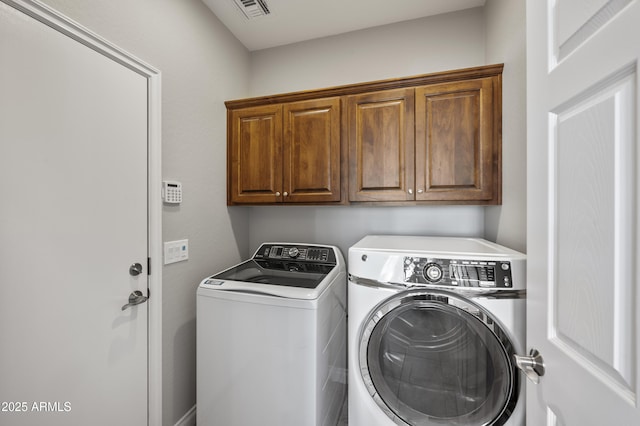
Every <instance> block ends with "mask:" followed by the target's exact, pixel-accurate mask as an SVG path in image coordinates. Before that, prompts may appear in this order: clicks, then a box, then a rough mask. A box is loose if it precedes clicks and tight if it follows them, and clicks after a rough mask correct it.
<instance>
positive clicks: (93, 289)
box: [0, 2, 149, 426]
mask: <svg viewBox="0 0 640 426" xmlns="http://www.w3.org/2000/svg"><path fill="white" fill-rule="evenodd" d="M114 59H115V58H111V57H109V56H108V55H105V54H104V52H99V51H97V50H96V49H94V48H92V46H90V45H89V44H84V43H81V42H79V40H77V39H75V38H73V37H70V36H69V35H68V34H65V33H63V32H62V31H60V30H59V29H57V28H53V27H52V26H50V25H46V24H45V23H44V22H40V21H39V20H36V19H34V18H33V17H31V16H29V15H27V14H25V13H23V12H21V11H19V10H17V9H16V8H14V7H11V6H9V5H7V4H5V3H3V2H0V182H1V189H0V345H1V349H0V403H1V404H2V406H1V407H0V424H2V425H12V426H18V425H25V426H26V425H29V426H33V425H46V426H52V425H61V426H62V425H65V426H66V425H105V426H107V425H109V426H112V425H132V426H134V425H135V426H142V425H147V419H148V414H147V410H148V405H147V404H148V384H147V383H148V364H147V343H148V342H147V339H148V336H147V334H148V333H147V326H148V318H147V315H148V311H147V310H148V303H140V304H137V305H131V306H128V307H127V308H126V309H124V310H123V309H122V307H123V306H125V305H126V304H127V303H128V302H129V296H130V294H132V293H134V292H136V291H139V292H140V295H141V296H146V295H147V287H148V275H147V272H148V271H147V257H148V232H149V226H148V212H147V206H148V193H147V177H148V159H147V148H148V145H147V141H148V116H147V111H148V109H147V99H148V96H147V90H148V89H147V87H148V86H147V79H146V78H145V77H144V76H143V75H140V74H139V73H136V72H134V71H132V69H130V68H129V67H127V66H124V65H123V64H122V61H119V60H114ZM136 264H137V265H138V266H133V267H132V265H136ZM143 300H144V299H143V298H138V299H135V300H134V299H132V303H135V302H139V301H140V302H142V301H143Z"/></svg>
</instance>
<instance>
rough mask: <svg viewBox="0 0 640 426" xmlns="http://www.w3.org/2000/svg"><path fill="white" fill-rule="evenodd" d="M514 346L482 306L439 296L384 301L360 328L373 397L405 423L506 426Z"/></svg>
mask: <svg viewBox="0 0 640 426" xmlns="http://www.w3.org/2000/svg"><path fill="white" fill-rule="evenodd" d="M512 359H513V345H512V344H511V342H510V340H509V338H508V336H507V334H506V333H505V332H504V330H502V328H501V327H500V325H499V324H498V323H497V322H496V321H495V320H494V319H493V318H492V317H491V315H490V314H489V313H488V312H486V311H485V309H484V308H482V307H481V306H479V305H477V304H475V303H473V302H472V301H470V300H469V299H467V298H465V297H462V296H460V295H457V294H454V293H449V292H444V291H438V290H409V291H406V292H402V293H399V294H398V295H396V296H394V297H392V298H390V299H388V300H386V301H385V302H383V303H382V304H380V305H378V306H377V307H376V309H374V310H373V311H372V313H371V315H370V316H369V317H368V319H367V321H365V323H364V324H363V328H362V329H361V336H360V349H359V362H360V371H361V374H362V376H363V380H364V383H365V385H366V386H367V388H368V391H369V393H370V394H371V395H372V397H373V398H374V399H375V401H376V403H377V404H378V405H379V406H380V408H382V410H383V411H384V412H385V413H386V414H387V415H388V416H389V418H391V419H392V420H393V421H395V423H397V424H400V425H444V424H455V425H470V426H471V425H474V426H478V425H501V424H504V423H505V422H506V421H507V420H508V418H509V416H510V415H511V414H512V412H513V410H514V408H515V405H516V402H517V396H518V390H519V386H520V384H519V375H518V374H517V371H516V369H515V366H514V365H513V363H512V361H511V360H512Z"/></svg>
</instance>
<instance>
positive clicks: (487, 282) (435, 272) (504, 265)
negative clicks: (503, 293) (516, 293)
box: [404, 256, 513, 288]
mask: <svg viewBox="0 0 640 426" xmlns="http://www.w3.org/2000/svg"><path fill="white" fill-rule="evenodd" d="M404 281H405V282H407V283H414V284H418V285H419V284H437V285H445V286H453V287H484V288H511V287H512V286H513V282H512V276H511V263H510V262H508V261H487V260H473V259H438V258H428V257H409V256H407V257H405V258H404Z"/></svg>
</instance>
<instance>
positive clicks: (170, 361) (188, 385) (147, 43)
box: [45, 0, 250, 425]
mask: <svg viewBox="0 0 640 426" xmlns="http://www.w3.org/2000/svg"><path fill="white" fill-rule="evenodd" d="M45 3H47V4H48V5H50V6H51V7H53V8H54V9H56V10H58V11H60V12H62V13H64V14H65V15H67V16H69V17H70V18H72V19H73V20H75V21H76V22H79V23H80V24H82V25H83V26H85V27H87V28H89V29H90V30H91V31H93V32H95V33H97V34H98V35H100V36H102V37H103V38H105V39H107V40H109V41H110V42H111V43H114V44H116V45H117V46H119V47H120V48H122V49H124V50H126V51H128V52H130V53H131V54H133V55H134V56H136V57H138V58H140V59H142V60H143V61H145V62H147V63H149V64H150V65H152V66H153V67H155V68H157V69H159V70H160V71H161V73H162V149H163V156H162V162H163V166H162V167H163V170H162V172H163V177H164V178H170V179H175V180H179V181H181V182H182V183H183V185H184V201H183V203H182V204H181V205H180V206H178V207H165V208H164V212H163V218H162V221H163V229H162V230H163V239H164V241H171V240H176V239H183V238H188V239H189V255H190V258H189V260H188V261H186V262H181V263H176V264H172V265H167V266H165V267H164V269H163V322H162V329H163V353H162V357H163V378H162V379H163V424H164V425H174V424H175V423H176V421H178V419H180V418H181V417H182V416H183V415H184V414H185V413H186V412H187V411H188V410H189V409H191V407H193V405H194V404H195V374H196V372H195V350H196V347H195V321H196V317H195V315H196V308H195V300H196V299H195V294H196V288H197V285H198V283H199V282H200V280H201V279H202V278H203V277H205V276H206V275H208V274H210V273H212V272H213V271H216V270H220V269H222V268H223V267H226V266H228V265H229V264H233V263H236V262H237V261H239V260H240V258H241V257H243V256H244V255H245V253H247V252H248V247H247V245H248V238H249V237H248V233H247V216H248V215H247V212H246V211H244V210H241V209H236V210H228V209H227V207H226V189H225V182H226V160H225V157H226V111H225V107H224V100H226V99H231V98H237V97H242V96H247V95H248V94H249V93H248V85H249V69H250V68H249V67H250V55H249V52H248V51H247V50H246V49H245V48H244V47H243V46H242V45H241V44H240V43H239V42H238V41H237V40H236V39H235V37H233V35H232V34H231V33H230V32H229V31H228V30H227V29H226V27H224V26H223V25H222V24H221V23H220V21H219V20H218V19H217V18H216V17H215V16H214V15H213V13H211V11H210V10H209V9H208V8H207V7H206V6H205V5H204V3H202V2H201V1H200V0H180V1H176V0H135V1H129V0H110V1H103V0H83V1H71V0H45ZM158 261H160V260H158ZM123 391H126V389H123Z"/></svg>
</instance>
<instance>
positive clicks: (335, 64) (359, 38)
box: [232, 8, 487, 257]
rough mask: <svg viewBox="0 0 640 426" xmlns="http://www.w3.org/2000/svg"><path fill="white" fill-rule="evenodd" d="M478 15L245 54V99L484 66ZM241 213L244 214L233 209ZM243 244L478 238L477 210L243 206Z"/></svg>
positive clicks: (425, 20)
mask: <svg viewBox="0 0 640 426" xmlns="http://www.w3.org/2000/svg"><path fill="white" fill-rule="evenodd" d="M485 64H487V62H486V61H485V15H484V11H483V9H482V8H475V9H468V10H464V11H461V12H455V13H448V14H444V15H439V16H435V17H428V18H423V19H416V20H413V21H408V22H404V23H398V24H392V25H386V26H381V27H376V28H371V29H366V30H361V31H355V32H352V33H347V34H342V35H338V36H333V37H326V38H322V39H316V40H311V41H307V42H302V43H296V44H291V45H287V46H282V47H275V48H271V49H265V50H261V51H257V52H253V53H252V61H251V69H252V74H251V95H252V96H258V95H267V94H272V93H281V92H290V91H296V90H305V89H312V88H320V87H329V86H336V85H341V84H348V83H357V82H365V81H371V80H379V79H385V78H395V77H404V76H411V75H416V74H425V73H430V72H436V71H444V70H450V69H456V68H465V67H473V66H478V65H485ZM236 208H241V209H243V208H246V207H233V208H232V209H236ZM249 210H250V213H249V215H250V229H249V233H250V245H251V248H252V249H255V248H257V246H258V245H259V244H260V243H261V242H263V241H269V240H276V241H278V240H280V241H282V240H285V241H286V240H289V241H292V240H295V241H298V242H318V243H330V244H335V245H338V246H339V247H340V248H341V249H342V251H343V253H344V255H345V257H346V255H347V251H348V248H349V246H351V245H352V244H353V243H355V242H357V241H358V240H359V239H360V238H362V237H363V236H364V235H367V234H381V233H392V234H414V235H458V236H483V235H484V214H485V209H484V208H483V207H478V206H438V207H424V206H412V207H382V206H375V207H355V206H348V207H313V206H305V207H287V206H273V207H251V208H249Z"/></svg>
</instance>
